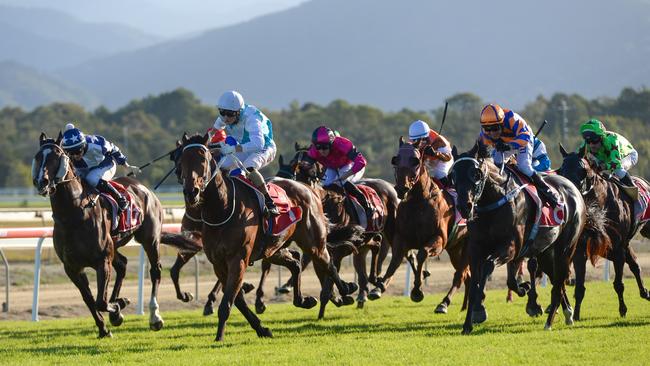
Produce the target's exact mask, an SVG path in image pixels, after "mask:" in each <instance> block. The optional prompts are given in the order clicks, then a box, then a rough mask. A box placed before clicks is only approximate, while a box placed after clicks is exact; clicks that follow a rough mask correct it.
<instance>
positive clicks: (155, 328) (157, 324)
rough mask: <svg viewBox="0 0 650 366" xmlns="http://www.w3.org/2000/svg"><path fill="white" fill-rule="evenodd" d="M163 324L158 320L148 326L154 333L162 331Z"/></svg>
mask: <svg viewBox="0 0 650 366" xmlns="http://www.w3.org/2000/svg"><path fill="white" fill-rule="evenodd" d="M163 324H164V322H163V321H162V320H159V321H157V322H154V323H150V324H149V328H150V329H151V330H153V331H155V332H157V331H159V330H161V329H162V327H163Z"/></svg>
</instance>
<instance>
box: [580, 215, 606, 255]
mask: <svg viewBox="0 0 650 366" xmlns="http://www.w3.org/2000/svg"><path fill="white" fill-rule="evenodd" d="M607 220H608V219H607V214H606V211H605V210H603V209H602V208H600V207H599V206H598V205H597V204H596V203H592V204H589V205H588V206H587V222H586V224H585V229H584V231H583V235H582V238H581V240H584V241H585V245H586V248H587V257H589V260H590V261H591V264H592V265H595V264H596V261H597V260H598V257H605V254H606V253H607V251H608V250H610V249H611V248H612V241H611V239H610V238H609V235H607V231H606V227H607Z"/></svg>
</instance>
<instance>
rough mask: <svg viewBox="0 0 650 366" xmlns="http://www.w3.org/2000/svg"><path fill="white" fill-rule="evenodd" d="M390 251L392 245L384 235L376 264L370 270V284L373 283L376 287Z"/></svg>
mask: <svg viewBox="0 0 650 366" xmlns="http://www.w3.org/2000/svg"><path fill="white" fill-rule="evenodd" d="M389 249H390V243H389V242H388V239H387V238H386V235H384V236H383V237H382V239H381V244H380V246H379V251H378V252H377V257H376V262H375V264H374V266H373V267H372V268H371V269H370V277H368V282H370V283H372V284H373V285H375V286H377V276H379V274H380V273H381V271H382V266H383V264H384V261H385V260H386V257H388V250H389ZM373 254H374V253H373Z"/></svg>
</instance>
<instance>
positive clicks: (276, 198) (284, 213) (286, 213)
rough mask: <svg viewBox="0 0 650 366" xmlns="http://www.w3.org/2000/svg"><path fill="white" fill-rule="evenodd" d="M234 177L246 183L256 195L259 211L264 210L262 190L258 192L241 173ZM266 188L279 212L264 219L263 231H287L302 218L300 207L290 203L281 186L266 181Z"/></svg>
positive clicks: (273, 232)
mask: <svg viewBox="0 0 650 366" xmlns="http://www.w3.org/2000/svg"><path fill="white" fill-rule="evenodd" d="M235 178H236V179H239V180H240V181H241V182H242V183H244V184H246V185H247V186H248V187H249V188H250V189H252V190H253V192H255V194H256V195H257V200H258V203H259V207H260V211H261V212H264V209H265V207H266V204H265V203H264V194H262V192H260V191H259V190H258V189H257V188H256V187H255V185H254V184H253V182H251V181H250V180H248V178H246V177H244V176H242V175H238V176H235ZM266 188H267V189H268V191H269V196H271V198H272V199H273V202H274V203H275V205H276V206H277V207H278V211H280V214H279V215H277V216H273V217H272V219H271V218H269V219H267V220H264V232H265V233H267V234H271V235H275V236H279V235H282V234H284V232H285V231H287V230H288V229H289V228H290V227H291V225H293V224H295V223H297V222H298V221H300V220H302V208H300V207H298V206H295V205H293V204H292V202H291V201H290V200H289V196H287V192H285V191H284V189H282V187H280V186H278V185H276V184H273V183H271V182H269V183H266Z"/></svg>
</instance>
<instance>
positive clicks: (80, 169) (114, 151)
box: [62, 123, 140, 210]
mask: <svg viewBox="0 0 650 366" xmlns="http://www.w3.org/2000/svg"><path fill="white" fill-rule="evenodd" d="M62 147H63V150H64V151H65V152H66V154H67V155H68V156H69V157H70V158H71V160H72V165H73V166H74V169H75V172H76V174H77V175H79V176H80V177H81V178H83V180H84V181H85V182H86V183H88V185H90V186H91V187H94V188H97V189H98V190H99V191H100V192H103V193H107V194H110V195H111V196H112V197H113V198H114V199H115V201H116V202H117V203H118V206H119V208H120V210H125V209H126V208H127V205H128V202H127V200H126V198H125V197H124V196H122V194H120V193H119V192H118V191H117V190H116V189H115V187H113V186H112V185H110V184H109V183H108V181H109V180H111V179H112V178H113V176H114V175H115V171H116V165H117V164H119V165H124V166H125V167H126V168H127V169H129V170H130V171H132V172H134V173H137V172H139V171H140V169H138V167H135V166H130V165H129V164H128V163H127V162H126V156H124V154H122V152H121V151H120V149H119V148H118V147H117V146H115V145H114V144H113V143H111V142H110V141H108V140H106V139H105V138H104V137H102V136H99V135H85V134H84V133H83V132H81V131H80V130H79V129H77V128H75V126H74V125H73V124H72V123H68V124H67V125H66V126H65V131H64V132H63V143H62Z"/></svg>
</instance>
